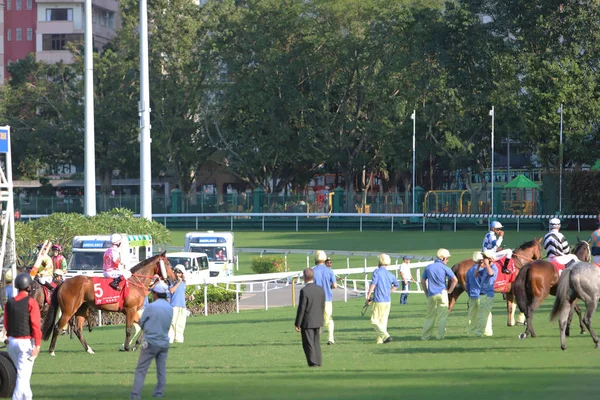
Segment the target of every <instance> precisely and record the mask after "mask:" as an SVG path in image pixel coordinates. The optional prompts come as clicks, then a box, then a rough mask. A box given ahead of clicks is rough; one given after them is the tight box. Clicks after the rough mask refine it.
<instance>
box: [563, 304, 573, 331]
mask: <svg viewBox="0 0 600 400" xmlns="http://www.w3.org/2000/svg"><path fill="white" fill-rule="evenodd" d="M574 309H575V303H573V305H572V306H571V308H570V310H569V318H567V326H566V327H565V336H571V322H573V310H574Z"/></svg>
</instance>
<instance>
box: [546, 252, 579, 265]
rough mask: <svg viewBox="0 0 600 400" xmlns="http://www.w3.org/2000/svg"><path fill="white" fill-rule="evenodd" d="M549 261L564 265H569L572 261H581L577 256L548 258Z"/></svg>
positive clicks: (568, 255)
mask: <svg viewBox="0 0 600 400" xmlns="http://www.w3.org/2000/svg"><path fill="white" fill-rule="evenodd" d="M548 261H556V262H558V263H560V264H562V265H567V264H568V263H569V262H570V261H579V258H577V256H576V255H575V254H566V255H564V256H556V257H548Z"/></svg>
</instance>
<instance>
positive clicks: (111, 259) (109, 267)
mask: <svg viewBox="0 0 600 400" xmlns="http://www.w3.org/2000/svg"><path fill="white" fill-rule="evenodd" d="M122 240H123V237H122V236H121V235H120V234H118V233H113V234H112V235H110V243H111V246H110V247H109V248H108V250H106V251H105V252H104V257H103V266H102V270H103V274H104V277H105V278H113V281H112V282H111V283H110V287H112V288H113V289H115V290H120V288H119V283H121V279H122V277H125V279H129V278H130V277H131V272H129V271H127V270H125V269H124V268H123V263H122V262H121V252H120V249H119V248H120V247H121V241H122Z"/></svg>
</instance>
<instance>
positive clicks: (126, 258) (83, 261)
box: [66, 233, 152, 278]
mask: <svg viewBox="0 0 600 400" xmlns="http://www.w3.org/2000/svg"><path fill="white" fill-rule="evenodd" d="M121 236H122V237H123V239H122V241H121V246H120V247H119V250H120V252H121V262H122V263H124V265H125V268H127V269H130V268H131V267H134V266H136V265H137V264H139V263H140V262H141V261H143V260H145V259H147V258H150V257H152V237H151V236H150V235H127V234H124V233H123V234H121ZM110 246H111V243H110V235H95V236H75V237H74V238H73V250H72V253H71V257H70V258H69V262H68V264H67V274H66V277H67V278H69V277H72V276H75V275H89V276H103V274H102V264H103V257H104V253H105V252H106V250H107V249H108V248H109V247H110Z"/></svg>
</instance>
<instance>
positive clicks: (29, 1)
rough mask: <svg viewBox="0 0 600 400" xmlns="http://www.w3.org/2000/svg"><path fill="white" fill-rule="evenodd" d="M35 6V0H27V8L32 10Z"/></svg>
mask: <svg viewBox="0 0 600 400" xmlns="http://www.w3.org/2000/svg"><path fill="white" fill-rule="evenodd" d="M32 8H33V0H27V9H28V10H31V9H32Z"/></svg>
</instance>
